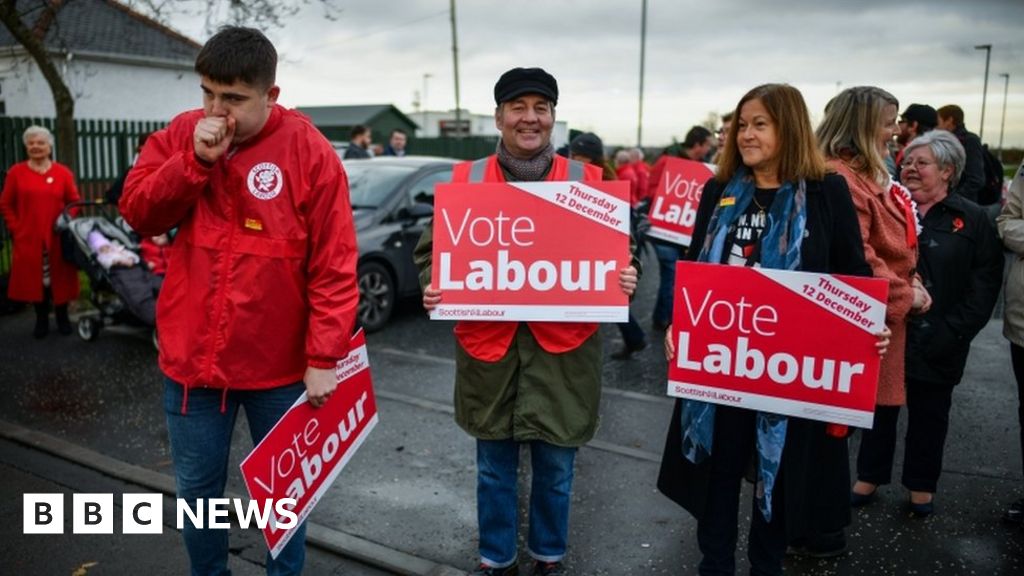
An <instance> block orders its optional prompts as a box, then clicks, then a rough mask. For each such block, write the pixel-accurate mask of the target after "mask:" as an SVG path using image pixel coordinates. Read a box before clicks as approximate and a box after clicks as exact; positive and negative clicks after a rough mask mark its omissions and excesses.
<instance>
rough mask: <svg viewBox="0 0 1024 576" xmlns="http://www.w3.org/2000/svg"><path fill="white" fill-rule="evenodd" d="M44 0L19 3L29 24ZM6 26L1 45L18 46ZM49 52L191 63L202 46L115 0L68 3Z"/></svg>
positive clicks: (54, 29) (51, 34) (53, 29)
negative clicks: (33, 10)
mask: <svg viewBox="0 0 1024 576" xmlns="http://www.w3.org/2000/svg"><path fill="white" fill-rule="evenodd" d="M41 5H42V1H41V0H29V1H28V2H24V1H23V2H19V3H18V9H19V10H21V11H22V12H29V11H31V10H32V6H40V8H38V9H36V10H35V12H36V13H34V14H30V15H28V16H27V17H26V20H27V21H28V23H29V25H30V26H31V24H32V23H34V22H35V21H36V19H37V18H38V17H39V16H38V15H39V14H40V13H41ZM18 45H19V43H18V41H17V40H15V39H14V37H13V36H11V33H10V32H9V31H8V30H7V28H5V27H3V26H0V47H7V46H18ZM46 46H47V48H49V49H50V50H55V51H60V52H65V51H70V52H71V53H75V52H80V53H89V54H98V55H108V56H121V57H129V58H144V59H148V60H162V61H178V62H187V63H189V64H191V63H192V62H194V61H195V59H196V56H197V55H198V54H199V49H200V48H202V46H201V45H200V44H199V43H197V42H196V41H194V40H192V39H190V38H188V37H186V36H184V35H182V34H180V33H178V32H175V31H174V30H172V29H170V28H168V27H167V26H164V25H163V24H160V23H159V22H157V21H155V20H153V19H151V18H148V17H146V16H144V15H142V14H140V13H138V12H136V11H134V10H132V9H131V8H128V7H127V6H125V5H123V4H120V3H118V2H115V1H113V0H75V1H73V2H65V3H64V6H63V8H61V9H60V11H59V12H57V19H56V21H55V22H54V23H53V24H52V25H51V26H50V30H49V31H48V32H47V34H46Z"/></svg>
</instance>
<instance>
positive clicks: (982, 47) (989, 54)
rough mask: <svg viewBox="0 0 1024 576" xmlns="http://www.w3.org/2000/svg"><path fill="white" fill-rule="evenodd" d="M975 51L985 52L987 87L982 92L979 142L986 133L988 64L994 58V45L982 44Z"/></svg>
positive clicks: (986, 85)
mask: <svg viewBox="0 0 1024 576" xmlns="http://www.w3.org/2000/svg"><path fill="white" fill-rule="evenodd" d="M974 49H975V50H984V51H985V87H984V88H983V89H982V91H981V128H979V129H978V140H981V135H982V134H984V133H985V100H986V99H987V98H988V62H989V60H990V59H991V58H992V45H991V44H982V45H980V46H975V47H974Z"/></svg>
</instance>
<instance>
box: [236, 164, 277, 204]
mask: <svg viewBox="0 0 1024 576" xmlns="http://www.w3.org/2000/svg"><path fill="white" fill-rule="evenodd" d="M245 183H246V184H247V185H248V186H249V192H250V193H251V194H252V195H253V196H255V197H257V198H259V199H260V200H270V199H271V198H274V197H275V196H277V195H278V194H280V193H281V187H282V186H284V177H283V175H282V174H281V169H280V168H278V167H277V164H274V163H273V162H261V163H259V164H257V165H255V166H253V167H252V170H249V177H248V178H246V179H245Z"/></svg>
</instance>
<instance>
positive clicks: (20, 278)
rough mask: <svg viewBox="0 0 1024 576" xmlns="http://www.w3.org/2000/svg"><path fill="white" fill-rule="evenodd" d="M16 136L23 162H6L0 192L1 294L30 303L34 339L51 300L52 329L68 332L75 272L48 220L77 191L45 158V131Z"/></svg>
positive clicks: (48, 139) (48, 140)
mask: <svg viewBox="0 0 1024 576" xmlns="http://www.w3.org/2000/svg"><path fill="white" fill-rule="evenodd" d="M22 140H23V141H24V143H25V148H26V149H27V150H28V160H26V161H25V162H19V163H18V164H15V165H14V166H11V169H10V171H9V172H8V173H7V178H6V179H5V180H4V191H3V194H2V195H0V212H2V213H3V217H4V221H5V222H6V223H7V229H8V230H9V231H10V233H11V238H13V240H14V257H13V259H12V262H11V278H10V284H9V286H8V289H7V297H8V298H10V299H11V300H20V301H22V302H32V303H34V304H35V309H36V326H35V329H34V330H33V332H32V335H33V336H35V337H36V338H43V337H45V336H46V334H47V333H48V332H49V329H50V326H49V312H50V303H51V302H52V303H53V304H54V305H55V308H56V315H57V329H58V330H59V331H60V333H61V334H70V333H71V322H70V321H69V320H68V302H70V301H71V300H73V299H75V298H77V297H78V272H77V270H75V268H74V267H73V266H72V265H71V264H68V263H67V262H65V261H64V258H63V256H62V255H61V247H60V239H59V238H58V236H57V234H56V233H54V230H53V224H54V221H55V220H56V219H57V217H58V216H59V215H60V213H61V211H62V210H63V209H64V206H65V205H67V204H68V203H69V202H76V201H78V190H77V189H76V188H75V179H74V176H72V174H71V171H70V170H68V168H67V167H65V166H63V165H61V164H58V163H57V162H54V161H53V159H52V158H51V152H52V151H53V135H52V134H51V133H50V131H49V130H47V129H46V128H43V127H42V126H29V127H28V128H27V129H26V130H25V134H24V136H23V137H22Z"/></svg>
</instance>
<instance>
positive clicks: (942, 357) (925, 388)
mask: <svg viewBox="0 0 1024 576" xmlns="http://www.w3.org/2000/svg"><path fill="white" fill-rule="evenodd" d="M964 156H965V154H964V149H963V146H961V145H960V142H959V141H957V139H956V137H955V136H953V135H952V134H950V133H949V132H946V131H945V130H936V131H932V132H928V133H926V134H923V135H921V136H918V137H917V138H916V139H914V140H913V141H911V142H910V144H908V145H907V147H906V148H905V149H904V157H903V165H902V171H901V178H900V181H901V182H903V184H904V185H906V187H907V188H908V189H909V190H910V195H911V197H912V198H913V200H914V202H915V203H916V204H917V212H918V214H919V215H920V217H921V235H920V239H919V245H920V249H919V256H918V261H917V271H918V273H919V274H920V275H921V278H922V280H923V282H924V287H925V289H927V290H928V293H929V294H930V295H931V297H932V305H931V307H930V308H929V309H928V310H927V311H926V312H924V313H923V314H920V315H917V316H911V317H910V325H909V329H908V331H907V363H906V366H907V437H906V448H905V453H904V457H903V485H904V486H905V487H906V488H907V489H908V490H910V497H911V502H912V504H911V512H912V513H913V515H915V516H928V515H929V514H931V513H932V511H933V509H934V504H933V498H934V495H935V491H936V489H937V487H938V482H939V474H940V473H941V472H942V452H943V449H944V447H945V443H946V433H947V431H948V430H949V410H950V406H951V404H952V399H953V388H954V387H955V386H956V385H957V384H959V383H960V380H961V378H963V374H964V366H966V365H967V355H968V353H969V352H970V348H971V340H973V339H974V337H975V336H977V335H978V332H980V331H981V329H982V328H984V327H985V325H986V324H987V323H988V319H989V318H991V317H992V309H993V308H994V307H995V305H996V298H997V297H998V296H999V289H1000V288H1001V287H1002V282H1003V250H1002V246H1000V243H999V237H998V236H997V235H996V231H995V229H994V228H993V226H992V223H991V220H990V219H989V217H988V215H987V214H986V212H985V210H984V209H982V208H981V207H980V206H978V205H977V204H975V203H974V202H971V201H970V200H967V199H966V198H964V197H963V196H960V195H959V194H953V193H951V192H952V190H953V188H954V187H955V186H956V183H957V182H959V181H960V173H961V172H962V171H963V167H964V162H965V159H964ZM891 439H892V440H895V437H892V438H891ZM886 452H887V453H890V454H891V453H892V451H889V450H887V451H886Z"/></svg>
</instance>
